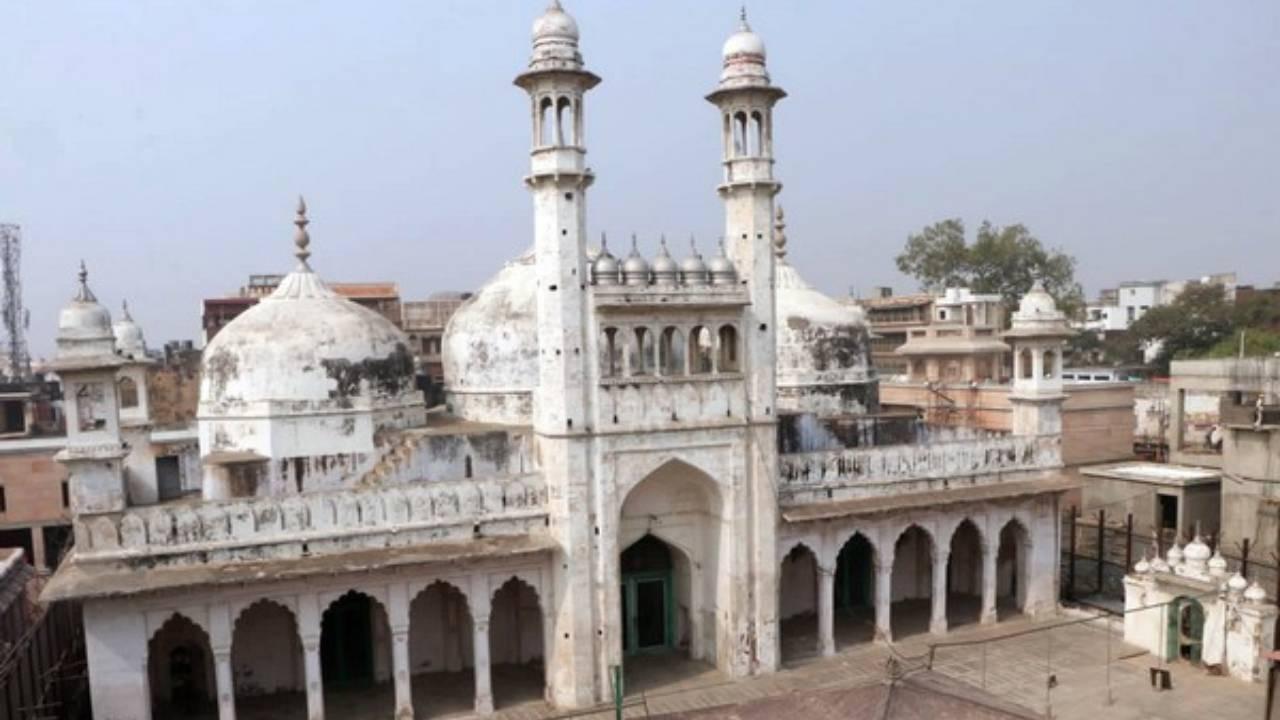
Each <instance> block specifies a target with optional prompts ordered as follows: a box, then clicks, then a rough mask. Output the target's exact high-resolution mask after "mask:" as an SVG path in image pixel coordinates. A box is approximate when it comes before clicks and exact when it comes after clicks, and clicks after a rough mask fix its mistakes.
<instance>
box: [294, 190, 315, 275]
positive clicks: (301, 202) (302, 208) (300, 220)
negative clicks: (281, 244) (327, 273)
mask: <svg viewBox="0 0 1280 720" xmlns="http://www.w3.org/2000/svg"><path fill="white" fill-rule="evenodd" d="M293 224H294V225H297V226H298V231H297V232H296V233H294V235H293V244H294V245H296V246H297V247H298V249H297V250H295V251H294V253H293V254H294V257H296V258H298V260H299V261H300V262H301V263H302V265H303V267H307V258H309V257H311V251H310V250H308V249H307V247H308V246H310V245H311V234H310V233H308V232H307V225H310V224H311V221H310V220H308V219H307V201H306V199H305V198H303V197H302V196H301V195H299V196H298V210H297V217H295V218H294V220H293Z"/></svg>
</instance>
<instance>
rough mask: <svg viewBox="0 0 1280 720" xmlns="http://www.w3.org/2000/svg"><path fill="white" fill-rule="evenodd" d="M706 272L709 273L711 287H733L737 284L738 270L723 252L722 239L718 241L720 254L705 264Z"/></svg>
mask: <svg viewBox="0 0 1280 720" xmlns="http://www.w3.org/2000/svg"><path fill="white" fill-rule="evenodd" d="M707 271H708V272H710V273H711V284H712V285H733V284H735V283H737V282H738V270H737V269H736V268H734V266H733V261H732V260H730V259H729V256H728V255H726V254H725V251H724V239H723V238H721V240H720V253H719V254H718V255H716V256H715V257H713V258H711V262H709V263H707Z"/></svg>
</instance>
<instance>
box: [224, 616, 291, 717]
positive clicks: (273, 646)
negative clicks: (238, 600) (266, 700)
mask: <svg viewBox="0 0 1280 720" xmlns="http://www.w3.org/2000/svg"><path fill="white" fill-rule="evenodd" d="M231 648H232V652H231V668H232V672H233V673H234V674H235V683H236V696H237V697H247V696H251V695H266V694H270V693H275V692H288V691H301V690H303V689H304V688H305V684H304V683H305V678H306V675H305V672H304V670H303V657H302V641H301V640H300V639H299V636H298V626H297V623H296V622H294V619H293V613H292V612H291V611H290V610H289V609H288V608H286V607H284V606H283V605H279V604H276V603H271V602H260V603H256V604H254V605H251V606H250V607H248V608H246V609H245V610H244V612H242V613H241V614H240V617H239V618H238V619H237V620H236V625H235V631H234V633H233V635H232V642H231Z"/></svg>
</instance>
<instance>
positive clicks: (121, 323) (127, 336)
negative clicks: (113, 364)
mask: <svg viewBox="0 0 1280 720" xmlns="http://www.w3.org/2000/svg"><path fill="white" fill-rule="evenodd" d="M111 331H112V333H113V334H114V335H115V338H116V352H118V353H120V354H121V355H127V356H129V357H132V358H136V359H141V358H144V357H146V355H147V341H146V340H145V339H144V338H143V337H142V328H140V327H138V323H136V322H134V321H133V316H132V315H130V314H129V304H128V303H125V304H124V306H123V307H122V308H121V312H120V319H119V320H117V321H116V323H115V325H112V326H111Z"/></svg>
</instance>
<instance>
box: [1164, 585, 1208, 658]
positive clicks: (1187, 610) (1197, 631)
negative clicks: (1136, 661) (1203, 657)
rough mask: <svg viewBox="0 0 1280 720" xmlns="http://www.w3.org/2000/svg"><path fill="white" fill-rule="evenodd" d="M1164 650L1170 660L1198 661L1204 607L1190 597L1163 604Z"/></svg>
mask: <svg viewBox="0 0 1280 720" xmlns="http://www.w3.org/2000/svg"><path fill="white" fill-rule="evenodd" d="M1165 608H1166V612H1167V614H1166V616H1165V619H1166V624H1165V645H1166V647H1165V652H1166V654H1167V655H1168V657H1169V658H1170V659H1171V660H1176V659H1183V660H1189V661H1191V662H1193V663H1199V662H1200V649H1201V647H1202V645H1203V642H1204V607H1202V606H1201V605H1200V603H1199V602H1197V601H1195V600H1193V599H1192V598H1185V597H1184V598H1178V599H1177V600H1175V601H1174V602H1172V603H1170V604H1169V605H1167V606H1165Z"/></svg>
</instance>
